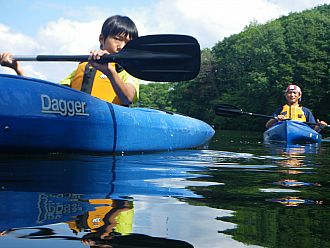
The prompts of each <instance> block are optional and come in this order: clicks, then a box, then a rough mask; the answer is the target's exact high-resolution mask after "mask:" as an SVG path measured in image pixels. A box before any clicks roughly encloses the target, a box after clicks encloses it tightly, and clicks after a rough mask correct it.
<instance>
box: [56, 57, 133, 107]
mask: <svg viewBox="0 0 330 248" xmlns="http://www.w3.org/2000/svg"><path fill="white" fill-rule="evenodd" d="M116 68H117V67H116ZM117 72H118V74H119V76H120V77H121V78H122V80H123V81H124V82H125V83H132V84H133V85H134V87H135V90H136V96H135V99H134V101H136V100H137V98H138V94H139V83H138V80H137V79H135V78H133V77H132V76H130V75H129V74H128V73H127V72H126V71H125V70H123V69H122V68H121V69H117ZM72 76H73V77H72V78H70V87H71V88H73V89H76V90H80V91H83V92H85V93H88V94H90V95H92V96H95V97H97V98H100V99H102V100H104V101H107V102H111V103H114V104H118V105H124V104H123V102H122V101H121V100H120V98H119V97H118V95H117V94H116V92H115V90H114V89H113V87H112V84H111V82H110V80H109V78H108V77H107V76H105V75H104V74H103V73H102V72H101V71H98V70H96V69H95V68H93V67H92V66H91V65H90V64H88V62H83V63H80V64H79V65H78V68H77V70H76V71H75V72H74V74H73V75H72ZM60 83H61V84H67V83H66V80H63V82H60Z"/></svg>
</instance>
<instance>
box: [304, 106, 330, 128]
mask: <svg viewBox="0 0 330 248" xmlns="http://www.w3.org/2000/svg"><path fill="white" fill-rule="evenodd" d="M303 111H304V114H305V116H306V120H307V122H309V123H315V124H316V125H315V126H314V130H315V131H316V132H321V131H322V129H323V128H324V127H326V126H327V125H328V124H327V123H326V122H325V121H320V120H318V119H317V121H316V120H315V118H314V115H313V113H312V111H310V109H308V108H305V107H303Z"/></svg>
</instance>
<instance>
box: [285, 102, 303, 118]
mask: <svg viewBox="0 0 330 248" xmlns="http://www.w3.org/2000/svg"><path fill="white" fill-rule="evenodd" d="M280 114H281V115H284V118H285V119H291V120H294V121H301V122H306V116H305V113H304V111H303V109H302V107H301V106H299V105H292V106H289V105H287V104H285V105H284V106H283V108H282V110H281V112H280Z"/></svg>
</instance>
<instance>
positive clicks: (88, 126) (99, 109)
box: [0, 74, 214, 153]
mask: <svg viewBox="0 0 330 248" xmlns="http://www.w3.org/2000/svg"><path fill="white" fill-rule="evenodd" d="M0 123H1V126H0V127H1V131H0V148H1V152H14V153H16V152H17V153H21V152H24V153H26V152H30V151H31V152H37V153H40V152H41V153H43V152H106V153H108V152H140V151H159V150H172V149H186V148H194V147H199V146H201V145H203V144H205V143H206V142H207V141H208V140H210V139H211V138H212V136H213V135H214V130H213V128H212V127H211V126H210V125H208V124H207V123H205V122H203V121H201V120H197V119H194V118H191V117H188V116H183V115H179V114H173V113H168V112H164V111H160V110H154V109H148V108H128V107H123V106H118V105H115V104H110V103H107V102H105V101H102V100H100V99H98V98H95V97H92V96H90V95H89V94H86V93H83V92H80V91H77V90H74V89H71V88H69V87H66V86H61V85H59V84H56V83H52V82H47V81H43V80H39V79H33V78H27V77H19V76H14V75H4V74H2V75H1V74H0Z"/></svg>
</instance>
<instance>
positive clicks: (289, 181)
mask: <svg viewBox="0 0 330 248" xmlns="http://www.w3.org/2000/svg"><path fill="white" fill-rule="evenodd" d="M273 184H275V185H280V186H284V187H300V186H321V184H319V183H308V182H307V183H306V182H299V181H297V180H294V179H282V180H280V181H278V182H274V183H273Z"/></svg>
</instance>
